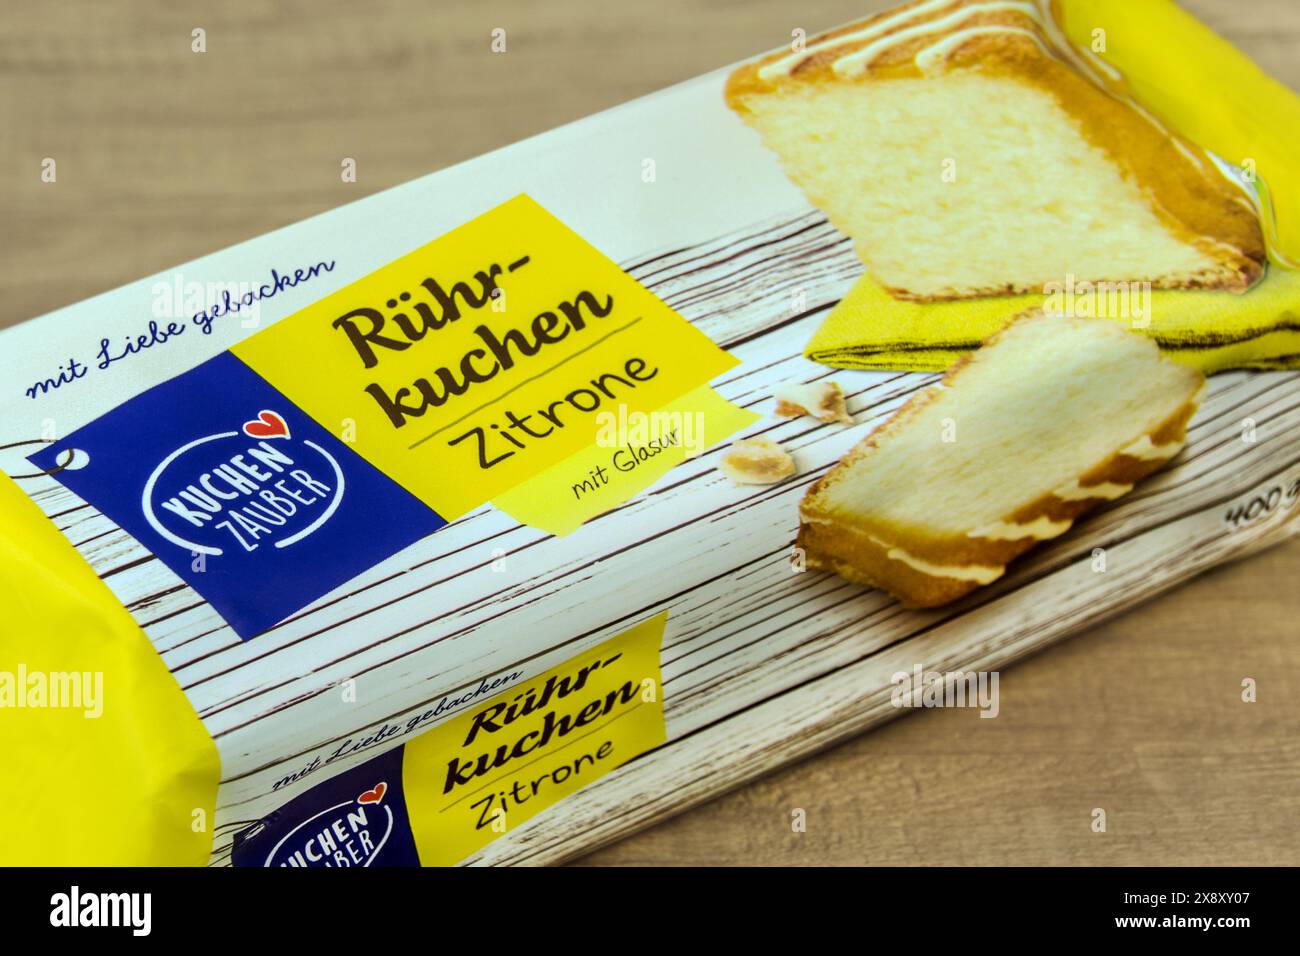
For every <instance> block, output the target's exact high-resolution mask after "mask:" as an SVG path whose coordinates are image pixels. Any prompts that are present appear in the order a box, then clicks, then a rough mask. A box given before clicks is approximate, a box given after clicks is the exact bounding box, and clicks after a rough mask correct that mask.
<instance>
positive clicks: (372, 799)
mask: <svg viewBox="0 0 1300 956" xmlns="http://www.w3.org/2000/svg"><path fill="white" fill-rule="evenodd" d="M387 790H388V784H386V783H377V784H375V789H373V790H367V791H366V792H365V793H363V794H362V795H361V796H359V797H357V803H378V802H379V801H380V800H382V799H384V794H385V793H386V792H387Z"/></svg>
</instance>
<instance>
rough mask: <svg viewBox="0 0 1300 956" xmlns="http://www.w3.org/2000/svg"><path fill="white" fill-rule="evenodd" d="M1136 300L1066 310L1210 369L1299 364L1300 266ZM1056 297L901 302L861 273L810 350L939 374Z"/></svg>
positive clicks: (1080, 299) (823, 356)
mask: <svg viewBox="0 0 1300 956" xmlns="http://www.w3.org/2000/svg"><path fill="white" fill-rule="evenodd" d="M1135 300H1141V301H1142V303H1143V304H1142V308H1141V309H1140V310H1139V309H1137V308H1134V309H1131V310H1130V312H1129V315H1127V316H1124V315H1094V314H1093V313H1094V312H1101V311H1105V310H1103V309H1100V308H1098V309H1093V308H1092V307H1091V306H1090V305H1089V303H1092V302H1093V301H1098V302H1099V301H1100V297H1098V298H1097V300H1094V299H1093V298H1091V297H1089V296H1087V295H1086V294H1082V295H1076V296H1075V297H1074V298H1073V300H1069V299H1066V300H1064V303H1063V304H1065V306H1066V308H1065V310H1064V311H1067V312H1069V313H1070V314H1075V315H1081V316H1085V317H1095V318H1109V319H1111V321H1114V322H1118V323H1120V324H1123V325H1124V326H1125V327H1127V328H1130V329H1132V330H1133V331H1134V332H1139V333H1141V334H1143V335H1149V336H1150V337H1151V338H1153V339H1155V340H1156V342H1157V343H1158V344H1159V345H1160V347H1161V348H1162V349H1165V350H1166V353H1167V354H1168V355H1169V357H1170V358H1172V359H1174V360H1175V361H1177V362H1182V363H1184V364H1186V365H1191V366H1193V367H1195V368H1199V369H1200V370H1201V371H1203V372H1205V373H1206V374H1207V375H1209V374H1213V373H1214V372H1221V371H1223V370H1225V369H1230V368H1249V369H1296V368H1300V273H1297V272H1292V271H1290V270H1287V269H1281V268H1279V267H1277V266H1271V267H1270V268H1269V271H1268V275H1267V276H1266V277H1265V278H1264V279H1263V281H1261V282H1259V283H1258V284H1257V285H1256V286H1255V287H1254V288H1253V289H1251V290H1250V291H1249V292H1246V293H1244V294H1242V295H1233V294H1232V293H1229V292H1219V291H1206V290H1199V289H1198V290H1182V289H1171V290H1163V289H1156V290H1153V291H1151V292H1150V293H1149V296H1147V297H1140V296H1135ZM1054 304H1055V303H1053V302H1052V301H1051V299H1050V297H1049V296H1047V295H1044V294H1041V293H1038V294H1033V295H1017V296H999V297H993V298H985V299H964V300H957V301H952V302H924V303H922V302H904V301H902V300H899V299H895V298H893V297H892V296H891V295H890V294H889V293H888V292H886V291H885V290H884V289H882V288H881V287H880V286H879V285H877V284H876V282H875V281H874V280H872V279H871V278H870V277H869V276H863V277H862V278H861V279H859V280H858V283H857V285H855V286H854V287H853V289H852V290H850V292H849V294H848V295H847V296H845V297H844V299H843V300H842V301H841V302H840V303H839V305H837V306H836V307H835V308H834V309H833V310H832V311H831V314H830V315H829V316H827V318H826V321H825V323H823V325H822V327H821V328H820V329H818V331H817V334H816V335H814V336H813V338H812V340H811V341H810V342H809V343H808V345H807V347H806V348H805V350H804V354H805V355H807V356H808V358H810V359H812V360H813V361H815V362H820V363H822V364H823V365H832V366H835V367H836V368H852V369H897V370H901V371H919V372H930V371H941V370H943V369H946V368H947V367H948V366H949V365H951V364H952V363H953V362H955V361H956V360H957V359H958V358H959V357H960V356H961V355H962V354H963V353H964V352H968V351H970V350H971V349H974V348H978V347H979V344H980V342H982V341H983V340H984V339H986V338H988V337H989V336H990V335H992V334H993V333H995V332H997V331H998V330H999V329H1001V328H1002V327H1003V326H1004V325H1006V324H1007V322H1008V321H1010V320H1011V319H1012V318H1014V317H1015V316H1017V315H1019V314H1020V313H1022V312H1024V311H1026V310H1028V309H1036V308H1043V307H1044V306H1048V307H1051V306H1053V305H1054ZM1135 304H1136V302H1135ZM1138 311H1142V312H1144V313H1145V314H1143V315H1138V314H1136V313H1137V312H1138Z"/></svg>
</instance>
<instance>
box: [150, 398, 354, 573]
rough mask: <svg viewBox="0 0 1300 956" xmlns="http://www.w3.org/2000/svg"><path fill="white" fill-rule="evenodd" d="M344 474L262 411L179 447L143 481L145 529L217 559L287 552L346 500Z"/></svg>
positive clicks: (279, 417)
mask: <svg viewBox="0 0 1300 956" xmlns="http://www.w3.org/2000/svg"><path fill="white" fill-rule="evenodd" d="M345 484H346V483H345V481H344V479H343V469H342V468H341V467H339V463H338V461H337V460H336V459H335V458H334V456H333V455H331V454H330V453H329V452H328V451H326V450H325V449H324V448H322V447H321V446H320V445H318V444H317V443H316V442H314V441H311V440H310V439H302V440H295V439H294V438H293V436H292V435H291V434H290V432H289V426H288V424H287V423H286V422H285V420H284V417H283V416H282V415H280V414H279V413H278V412H276V411H274V410H271V409H263V410H262V411H261V412H260V413H259V414H258V417H257V418H255V419H253V420H251V421H246V422H244V424H243V426H242V427H241V428H240V429H238V430H236V431H225V432H218V433H217V434H215V435H206V436H204V437H202V438H196V439H195V440H194V441H192V442H189V443H188V444H185V445H182V446H181V447H180V448H177V449H176V450H175V451H173V452H172V453H171V454H169V455H167V457H165V458H164V459H163V460H162V461H160V462H159V463H158V465H157V467H156V468H154V470H153V472H152V474H150V476H149V480H148V481H147V482H146V483H145V486H144V492H143V494H142V495H141V498H140V507H141V509H142V510H143V512H144V517H145V520H146V521H148V522H149V525H150V527H152V528H153V529H154V530H155V531H157V532H158V533H159V534H160V535H162V536H163V537H164V538H166V539H167V540H168V541H170V542H171V543H172V544H175V545H177V546H178V547H181V548H184V549H186V550H187V551H191V552H194V553H196V554H210V555H220V554H226V553H228V552H230V553H234V554H238V553H240V552H241V551H242V552H252V551H256V550H257V549H258V548H262V547H275V548H287V547H289V546H290V545H292V544H296V543H297V542H299V541H302V540H303V539H304V538H307V537H309V536H310V535H311V534H313V533H314V532H315V531H316V530H317V529H319V528H320V527H321V526H322V525H323V524H325V522H326V521H328V520H329V519H330V516H331V515H333V514H334V512H335V510H336V509H337V508H338V506H339V503H340V502H342V500H343V493H344V487H345Z"/></svg>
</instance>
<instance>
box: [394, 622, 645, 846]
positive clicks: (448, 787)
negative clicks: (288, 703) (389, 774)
mask: <svg viewBox="0 0 1300 956" xmlns="http://www.w3.org/2000/svg"><path fill="white" fill-rule="evenodd" d="M667 620H668V612H667V611H664V612H663V613H661V614H658V615H656V616H655V617H652V618H650V619H649V620H646V621H643V622H642V623H640V624H638V625H636V626H635V627H633V628H631V629H629V630H627V631H624V632H623V633H622V634H619V635H618V636H617V637H613V638H611V639H610V640H608V641H605V642H604V643H603V644H600V645H598V646H596V647H594V648H592V649H591V650H589V651H587V652H586V653H584V654H580V655H578V656H577V657H574V658H573V659H572V660H569V661H566V662H565V663H564V664H561V665H560V666H558V667H555V668H552V669H551V670H549V671H547V672H546V673H544V674H541V675H539V676H538V677H536V678H534V679H533V680H531V681H529V682H528V683H527V684H525V685H523V686H522V687H516V688H512V689H511V690H509V691H506V692H505V693H504V694H500V695H499V696H497V697H494V698H492V699H491V700H490V701H488V702H487V703H486V704H483V705H482V706H479V707H476V708H474V710H473V711H471V712H469V713H467V714H463V715H461V716H459V717H456V718H454V719H452V720H449V721H447V722H446V723H444V724H440V725H439V726H437V727H434V728H433V729H431V730H429V731H427V732H426V733H425V734H424V736H422V737H420V738H419V739H417V740H415V741H413V742H411V743H409V744H407V746H406V752H405V755H404V758H403V763H402V789H403V790H404V792H405V794H406V808H407V814H408V816H409V819H410V824H411V832H412V834H413V835H414V837H415V846H416V849H417V851H418V852H419V855H420V863H421V865H423V866H447V865H450V864H453V863H457V862H459V861H460V860H463V859H465V857H467V856H469V855H470V854H472V853H474V852H475V851H476V850H480V849H482V848H483V847H484V846H486V845H487V844H489V843H491V842H492V841H493V840H494V839H496V838H497V837H499V836H501V835H502V834H503V833H505V832H507V831H508V830H510V829H512V828H513V827H516V826H518V825H519V824H521V823H523V822H524V821H525V820H528V819H531V818H532V817H534V816H536V815H537V814H538V813H540V812H541V811H543V810H545V809H546V808H547V807H549V806H551V805H552V804H553V803H555V802H556V801H558V800H560V799H561V798H563V797H565V796H567V795H568V794H571V793H573V792H574V791H576V790H579V789H580V788H582V787H584V786H586V785H587V784H590V783H592V782H593V781H595V780H599V779H600V778H601V777H603V776H604V775H605V774H607V773H609V772H610V771H611V770H613V769H614V768H616V767H618V766H620V765H621V764H624V763H626V762H627V761H629V760H631V759H632V758H633V757H635V756H637V755H638V754H642V753H645V752H646V751H647V750H650V749H652V748H654V747H656V746H658V745H659V744H661V743H663V741H664V739H665V733H664V711H663V708H664V703H663V684H662V680H661V677H660V672H659V652H660V645H661V643H662V641H663V634H664V624H665V623H666V622H667Z"/></svg>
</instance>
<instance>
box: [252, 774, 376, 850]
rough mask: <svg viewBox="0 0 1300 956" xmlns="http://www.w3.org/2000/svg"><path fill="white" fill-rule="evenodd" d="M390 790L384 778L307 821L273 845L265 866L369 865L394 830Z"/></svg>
mask: <svg viewBox="0 0 1300 956" xmlns="http://www.w3.org/2000/svg"><path fill="white" fill-rule="evenodd" d="M363 786H364V785H363ZM387 790H388V784H387V783H384V782H383V781H381V782H379V783H377V784H376V785H375V786H374V787H372V788H371V789H369V790H367V791H366V792H365V793H363V794H361V795H360V796H359V797H357V798H356V799H355V800H345V801H343V802H342V803H338V804H335V805H334V806H332V807H329V808H328V809H325V810H322V811H321V812H320V813H317V814H316V815H315V816H312V817H309V818H308V819H306V820H304V821H303V822H302V823H300V824H298V826H296V827H294V828H293V829H292V830H290V831H289V832H288V833H286V834H285V835H284V836H283V837H282V838H281V839H280V842H279V843H277V844H276V845H275V846H274V847H272V848H271V852H270V853H269V854H267V857H266V862H265V864H263V865H264V866H268V867H271V866H292V867H318V866H319V867H326V866H329V867H344V866H369V865H370V864H371V863H372V862H373V861H374V859H375V857H376V856H377V855H378V854H379V851H380V850H382V849H383V848H384V844H385V843H387V842H388V837H389V835H390V834H391V833H392V832H393V811H392V808H391V807H388V806H385V805H384V804H383V799H384V794H385V793H386V792H387Z"/></svg>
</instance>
